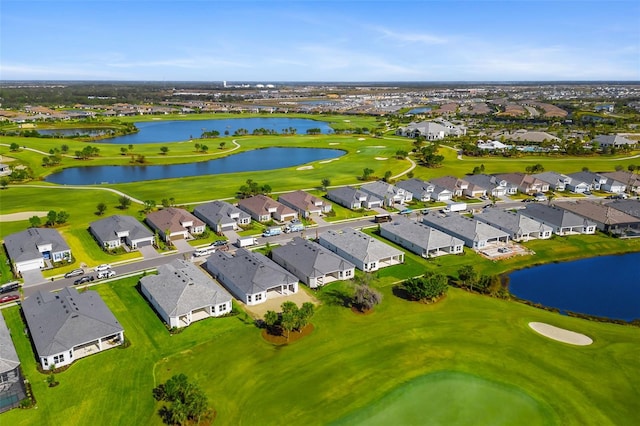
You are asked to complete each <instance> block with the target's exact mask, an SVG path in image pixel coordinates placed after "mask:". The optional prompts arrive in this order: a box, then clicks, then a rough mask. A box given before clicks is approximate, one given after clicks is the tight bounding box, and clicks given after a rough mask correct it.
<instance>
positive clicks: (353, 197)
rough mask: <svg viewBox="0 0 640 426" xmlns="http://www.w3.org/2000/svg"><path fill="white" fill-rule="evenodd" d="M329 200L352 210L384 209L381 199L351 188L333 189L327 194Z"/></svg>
mask: <svg viewBox="0 0 640 426" xmlns="http://www.w3.org/2000/svg"><path fill="white" fill-rule="evenodd" d="M327 198H328V199H329V200H331V201H333V202H334V203H337V204H339V205H341V206H342V207H346V208H348V209H351V210H359V209H374V208H378V207H382V200H381V199H380V198H378V197H376V196H375V195H372V194H369V193H367V192H364V191H361V190H359V189H356V188H353V187H351V186H343V187H341V188H336V189H332V190H331V191H329V192H327Z"/></svg>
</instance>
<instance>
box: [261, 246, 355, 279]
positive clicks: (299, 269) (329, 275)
mask: <svg viewBox="0 0 640 426" xmlns="http://www.w3.org/2000/svg"><path fill="white" fill-rule="evenodd" d="M271 258H272V259H273V261H274V262H276V263H277V264H278V265H280V266H282V267H283V268H284V269H286V270H287V271H289V272H291V273H292V274H294V275H295V276H296V277H298V279H299V280H300V281H302V282H303V283H305V284H306V285H307V286H309V288H318V287H322V286H323V285H325V284H329V283H330V282H333V281H337V280H348V279H351V278H353V277H354V274H355V265H354V264H353V263H351V262H349V261H347V260H345V259H343V258H342V257H340V256H338V255H337V254H335V253H333V252H332V251H330V250H328V249H326V248H324V247H322V246H321V245H320V244H317V243H314V242H313V241H309V240H305V239H304V238H300V237H294V238H293V240H292V241H291V242H289V243H287V244H285V245H283V246H279V247H276V248H274V249H273V250H272V251H271Z"/></svg>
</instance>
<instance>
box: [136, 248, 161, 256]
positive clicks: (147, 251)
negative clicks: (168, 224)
mask: <svg viewBox="0 0 640 426" xmlns="http://www.w3.org/2000/svg"><path fill="white" fill-rule="evenodd" d="M138 251H139V252H140V254H141V255H142V257H144V258H145V259H153V258H154V257H159V256H160V253H158V252H157V251H156V249H155V247H153V246H151V245H149V246H142V247H138Z"/></svg>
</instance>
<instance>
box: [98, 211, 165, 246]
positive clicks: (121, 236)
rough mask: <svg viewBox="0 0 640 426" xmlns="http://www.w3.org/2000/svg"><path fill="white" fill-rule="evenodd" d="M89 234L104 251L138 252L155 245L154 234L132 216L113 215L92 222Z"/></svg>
mask: <svg viewBox="0 0 640 426" xmlns="http://www.w3.org/2000/svg"><path fill="white" fill-rule="evenodd" d="M89 232H90V233H91V235H93V238H95V240H96V241H97V242H98V244H99V245H100V247H102V248H103V249H104V250H113V249H116V248H118V247H126V248H130V249H131V250H136V249H138V248H139V247H142V246H150V245H153V243H154V241H153V240H154V235H153V232H151V231H150V230H149V229H148V228H147V227H146V226H144V225H143V224H142V223H141V222H140V221H138V220H137V219H136V218H134V217H132V216H123V215H113V216H109V217H106V218H104V219H100V220H97V221H95V222H91V223H90V224H89Z"/></svg>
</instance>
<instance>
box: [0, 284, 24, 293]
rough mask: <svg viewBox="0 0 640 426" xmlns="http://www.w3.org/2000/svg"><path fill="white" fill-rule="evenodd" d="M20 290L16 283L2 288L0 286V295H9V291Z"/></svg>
mask: <svg viewBox="0 0 640 426" xmlns="http://www.w3.org/2000/svg"><path fill="white" fill-rule="evenodd" d="M19 288H20V284H18V283H9V284H5V285H3V286H0V293H9V292H10V291H14V290H17V289H19Z"/></svg>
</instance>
